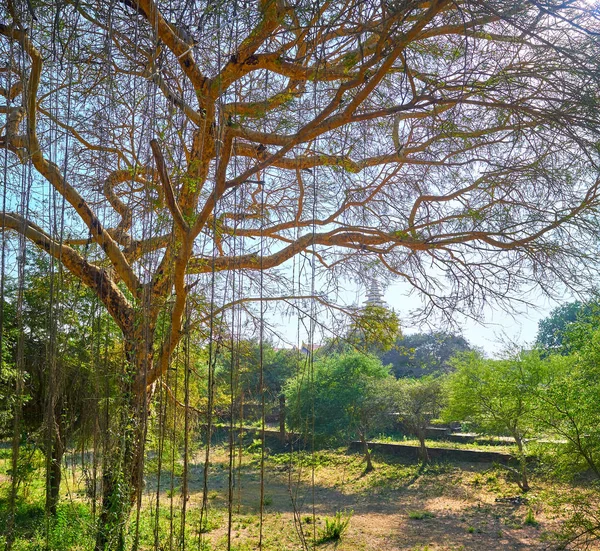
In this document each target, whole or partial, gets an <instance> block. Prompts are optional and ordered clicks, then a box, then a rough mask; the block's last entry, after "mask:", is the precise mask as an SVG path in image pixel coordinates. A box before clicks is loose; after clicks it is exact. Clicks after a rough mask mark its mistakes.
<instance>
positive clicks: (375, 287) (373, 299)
mask: <svg viewBox="0 0 600 551" xmlns="http://www.w3.org/2000/svg"><path fill="white" fill-rule="evenodd" d="M368 306H377V307H379V308H387V304H386V303H385V301H384V300H383V291H382V290H381V287H379V283H377V281H376V280H375V278H373V279H371V286H370V287H369V289H368V290H367V299H366V300H365V307H368Z"/></svg>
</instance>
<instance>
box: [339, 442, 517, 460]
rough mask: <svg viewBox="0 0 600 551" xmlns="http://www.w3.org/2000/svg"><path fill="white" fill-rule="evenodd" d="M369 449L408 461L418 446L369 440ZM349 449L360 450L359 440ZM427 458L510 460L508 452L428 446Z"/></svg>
mask: <svg viewBox="0 0 600 551" xmlns="http://www.w3.org/2000/svg"><path fill="white" fill-rule="evenodd" d="M369 449H370V450H371V451H374V452H376V453H377V452H381V453H386V454H390V455H394V456H396V457H401V458H403V459H407V460H409V461H418V459H419V448H418V447H417V446H409V445H407V444H391V443H383V442H370V443H369ZM350 450H351V451H361V450H362V445H361V443H360V442H351V443H350ZM427 451H428V453H429V458H430V459H431V460H432V461H448V462H462V463H502V464H505V465H506V464H507V463H509V462H510V461H511V460H512V456H511V455H510V454H508V453H501V452H494V451H480V450H457V449H453V448H435V447H428V448H427Z"/></svg>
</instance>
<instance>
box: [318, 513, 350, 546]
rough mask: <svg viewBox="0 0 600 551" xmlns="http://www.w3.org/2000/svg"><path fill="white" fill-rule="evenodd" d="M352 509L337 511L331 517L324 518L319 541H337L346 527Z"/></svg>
mask: <svg viewBox="0 0 600 551" xmlns="http://www.w3.org/2000/svg"><path fill="white" fill-rule="evenodd" d="M353 514H354V511H343V512H342V511H338V512H337V513H336V514H335V516H333V517H326V518H325V527H324V528H323V529H322V530H321V537H320V538H319V543H325V542H328V541H338V540H340V539H342V536H343V535H344V533H345V532H346V530H347V529H348V525H349V524H350V519H351V518H352V515H353Z"/></svg>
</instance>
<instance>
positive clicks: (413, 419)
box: [396, 376, 445, 463]
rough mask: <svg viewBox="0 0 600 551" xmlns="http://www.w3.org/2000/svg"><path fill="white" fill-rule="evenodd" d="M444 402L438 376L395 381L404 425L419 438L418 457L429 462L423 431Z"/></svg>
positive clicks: (401, 419) (437, 413)
mask: <svg viewBox="0 0 600 551" xmlns="http://www.w3.org/2000/svg"><path fill="white" fill-rule="evenodd" d="M444 402H445V395H444V388H443V385H442V382H441V379H440V378H439V377H434V376H427V377H422V378H421V379H401V380H399V381H398V382H397V393H396V404H397V408H398V412H399V419H400V421H401V423H402V424H403V425H404V427H405V428H406V429H407V430H408V431H409V432H410V433H412V434H414V435H415V436H416V437H417V438H418V439H419V444H420V447H419V457H420V459H421V461H423V463H428V462H429V453H428V452H427V446H426V445H425V433H426V430H427V427H428V426H429V425H430V424H431V421H432V420H433V419H435V418H437V417H439V415H440V412H441V410H442V407H443V405H444Z"/></svg>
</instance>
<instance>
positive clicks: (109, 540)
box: [95, 339, 152, 551]
mask: <svg viewBox="0 0 600 551" xmlns="http://www.w3.org/2000/svg"><path fill="white" fill-rule="evenodd" d="M138 342H140V341H138ZM141 342H142V345H141V346H138V347H137V348H136V349H133V350H130V351H129V352H128V353H127V357H128V360H129V362H128V369H127V372H126V373H125V377H124V380H123V385H122V386H121V388H125V389H126V390H125V391H124V392H123V394H121V396H120V407H119V410H118V412H116V415H115V417H116V419H117V421H116V423H115V425H116V426H114V427H113V428H112V431H111V432H112V433H113V434H114V435H115V437H116V438H115V440H113V441H112V442H111V443H110V445H109V449H106V450H104V452H103V453H104V458H103V467H102V504H101V512H100V515H99V518H98V526H97V533H96V545H95V551H124V550H125V536H126V533H127V524H128V521H129V516H130V513H131V510H132V508H133V506H134V505H135V504H136V502H137V501H138V499H139V497H140V496H141V491H142V487H143V467H144V452H145V440H146V415H147V411H148V405H149V400H150V393H149V392H148V391H146V390H142V391H141V392H135V391H134V389H135V388H145V386H144V385H141V386H140V384H139V381H140V377H142V378H144V377H143V374H144V373H147V372H148V371H149V370H150V368H151V367H152V349H151V346H152V345H151V340H148V341H146V340H145V339H144V340H141ZM147 342H149V343H150V344H149V345H148V344H146V343H147ZM126 344H127V343H126ZM126 349H127V347H126Z"/></svg>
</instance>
